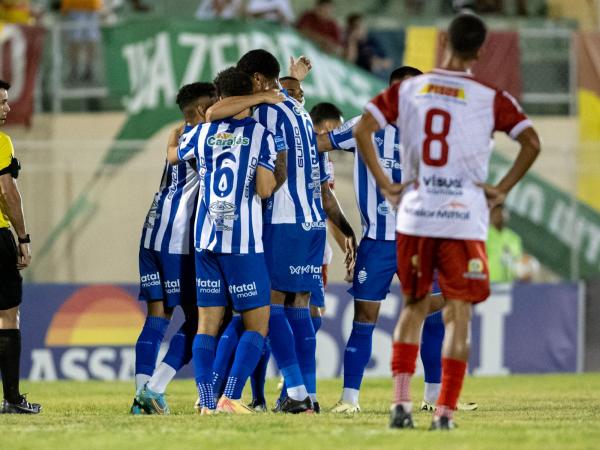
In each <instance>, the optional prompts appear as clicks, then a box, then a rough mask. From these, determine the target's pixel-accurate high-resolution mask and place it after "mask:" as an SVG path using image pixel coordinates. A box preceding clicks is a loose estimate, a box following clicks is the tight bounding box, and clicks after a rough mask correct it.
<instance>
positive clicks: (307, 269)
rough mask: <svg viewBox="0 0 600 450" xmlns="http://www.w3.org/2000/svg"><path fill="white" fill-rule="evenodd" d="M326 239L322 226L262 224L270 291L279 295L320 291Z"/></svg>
mask: <svg viewBox="0 0 600 450" xmlns="http://www.w3.org/2000/svg"><path fill="white" fill-rule="evenodd" d="M306 228H308V230H307V229H306ZM326 236H327V233H326V230H325V224H324V223H323V227H322V228H321V227H320V226H319V227H318V228H316V227H314V226H311V227H305V226H304V224H287V223H286V224H275V225H273V224H266V225H265V226H264V230H263V243H264V246H265V258H266V260H267V266H268V267H269V275H270V276H271V288H272V289H274V290H276V291H282V292H315V291H316V290H318V289H320V288H322V287H323V275H322V273H321V270H322V264H323V253H324V252H325V239H326Z"/></svg>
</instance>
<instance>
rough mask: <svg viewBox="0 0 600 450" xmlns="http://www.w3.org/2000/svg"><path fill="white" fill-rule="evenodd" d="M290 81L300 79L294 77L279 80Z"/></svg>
mask: <svg viewBox="0 0 600 450" xmlns="http://www.w3.org/2000/svg"><path fill="white" fill-rule="evenodd" d="M289 80H291V81H298V78H294V77H281V78H280V79H279V81H289Z"/></svg>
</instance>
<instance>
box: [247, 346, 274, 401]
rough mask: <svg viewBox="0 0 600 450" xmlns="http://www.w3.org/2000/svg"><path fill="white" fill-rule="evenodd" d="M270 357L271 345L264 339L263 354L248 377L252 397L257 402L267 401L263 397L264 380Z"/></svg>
mask: <svg viewBox="0 0 600 450" xmlns="http://www.w3.org/2000/svg"><path fill="white" fill-rule="evenodd" d="M270 358H271V345H270V344H269V340H268V339H265V346H264V348H263V354H262V356H261V357H260V360H259V361H258V364H257V365H256V369H254V372H253V373H252V376H251V377H250V383H251V385H252V399H253V400H256V401H258V402H259V403H267V399H266V398H265V380H266V378H267V366H268V365H269V359H270Z"/></svg>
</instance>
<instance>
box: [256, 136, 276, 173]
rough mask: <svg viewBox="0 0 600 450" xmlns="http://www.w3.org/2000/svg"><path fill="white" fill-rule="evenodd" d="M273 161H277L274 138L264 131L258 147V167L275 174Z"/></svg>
mask: <svg viewBox="0 0 600 450" xmlns="http://www.w3.org/2000/svg"><path fill="white" fill-rule="evenodd" d="M275 159H277V145H276V143H275V136H273V135H272V134H271V133H269V132H268V131H265V133H264V134H263V138H262V143H261V146H260V153H259V156H258V165H259V166H262V167H264V168H265V169H269V170H270V171H271V172H275Z"/></svg>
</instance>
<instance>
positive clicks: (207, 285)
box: [196, 278, 221, 294]
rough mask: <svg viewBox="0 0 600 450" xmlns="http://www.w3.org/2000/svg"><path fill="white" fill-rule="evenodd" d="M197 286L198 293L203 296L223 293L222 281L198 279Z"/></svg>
mask: <svg viewBox="0 0 600 450" xmlns="http://www.w3.org/2000/svg"><path fill="white" fill-rule="evenodd" d="M196 286H197V287H198V289H197V290H198V293H201V294H220V293H221V280H204V279H202V278H196Z"/></svg>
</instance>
